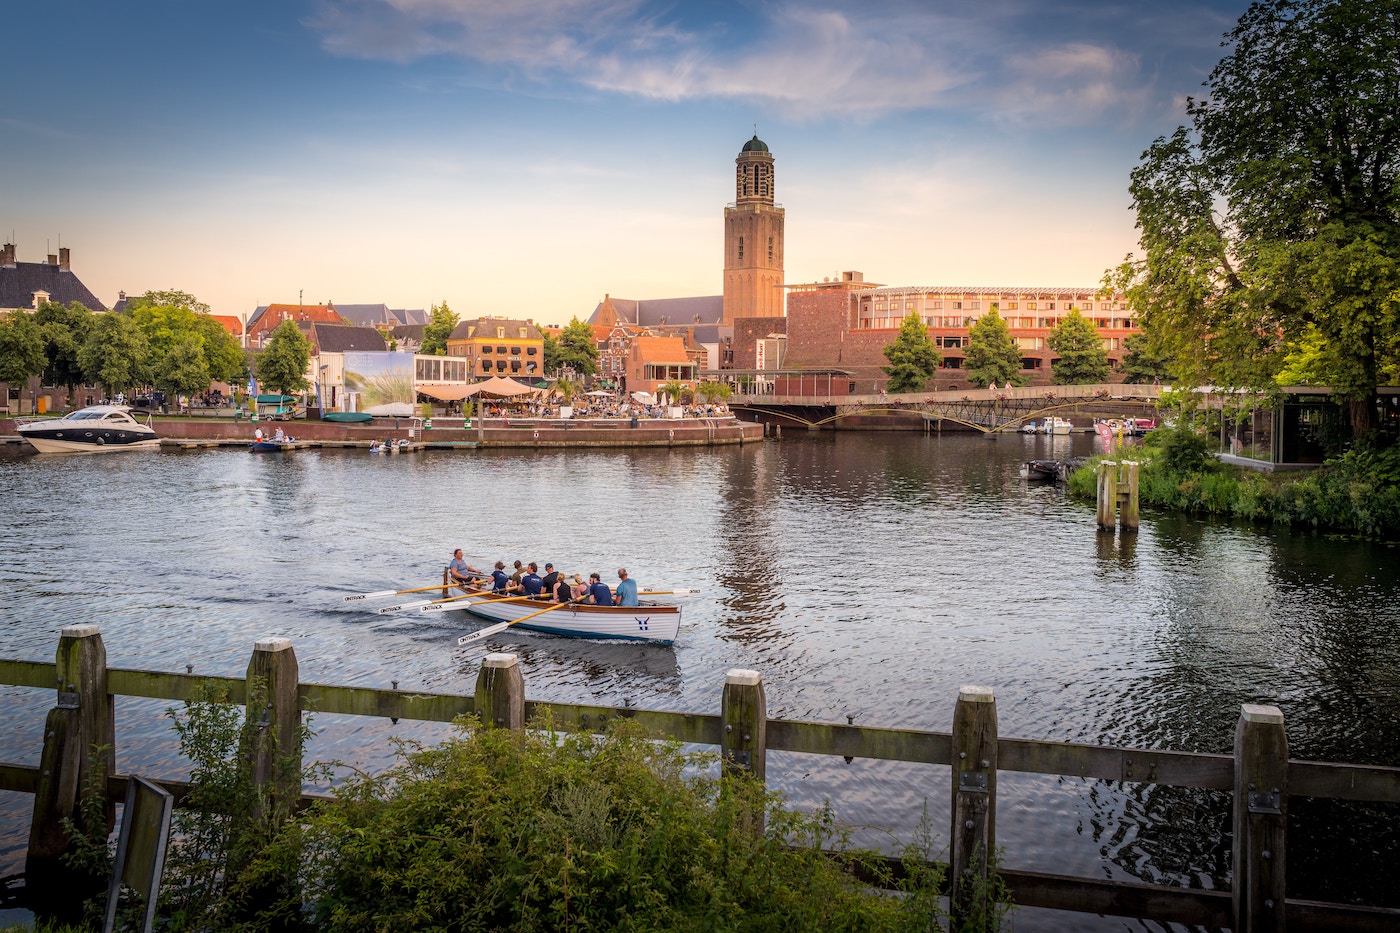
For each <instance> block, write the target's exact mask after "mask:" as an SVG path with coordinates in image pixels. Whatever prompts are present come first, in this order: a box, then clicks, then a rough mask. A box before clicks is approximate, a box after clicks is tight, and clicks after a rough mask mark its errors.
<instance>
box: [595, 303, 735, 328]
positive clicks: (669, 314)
mask: <svg viewBox="0 0 1400 933" xmlns="http://www.w3.org/2000/svg"><path fill="white" fill-rule="evenodd" d="M605 303H607V304H610V305H611V306H612V309H613V311H614V312H615V313H616V315H617V323H619V324H637V325H640V326H642V327H680V326H685V325H705V324H720V323H723V321H724V296H723V295H705V296H703V297H699V298H647V299H641V300H636V299H632V298H613V297H612V296H607V297H606V298H605V299H604V300H603V301H600V302H598V306H597V307H596V308H594V309H593V314H592V315H590V316H589V318H588V323H590V324H600V323H604V324H606V323H611V322H609V321H606V320H604V318H605V317H606V315H604V314H600V313H599V312H601V311H602V310H603V306H604V304H605Z"/></svg>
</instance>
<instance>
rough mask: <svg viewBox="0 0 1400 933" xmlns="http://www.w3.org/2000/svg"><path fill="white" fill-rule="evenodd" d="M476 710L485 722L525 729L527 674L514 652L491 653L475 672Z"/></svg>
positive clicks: (519, 730) (485, 723)
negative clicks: (523, 671) (522, 671)
mask: <svg viewBox="0 0 1400 933" xmlns="http://www.w3.org/2000/svg"><path fill="white" fill-rule="evenodd" d="M476 714H477V715H478V716H479V717H481V723H482V725H484V726H490V727H500V728H503V729H510V730H512V731H514V732H521V731H523V730H524V729H525V675H524V674H523V673H521V670H520V658H519V657H517V656H516V655H513V654H488V655H487V656H486V658H485V660H483V661H482V662H481V669H480V670H479V671H477V674H476Z"/></svg>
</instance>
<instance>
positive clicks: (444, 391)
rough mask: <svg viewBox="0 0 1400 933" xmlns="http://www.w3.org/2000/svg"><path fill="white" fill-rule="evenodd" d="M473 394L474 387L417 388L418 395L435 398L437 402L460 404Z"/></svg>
mask: <svg viewBox="0 0 1400 933" xmlns="http://www.w3.org/2000/svg"><path fill="white" fill-rule="evenodd" d="M475 392H476V386H469V385H456V386H419V387H418V394H419V395H426V396H428V398H435V399H437V400H438V401H439V402H460V401H461V400H462V399H464V398H468V397H470V396H472V395H474V394H475Z"/></svg>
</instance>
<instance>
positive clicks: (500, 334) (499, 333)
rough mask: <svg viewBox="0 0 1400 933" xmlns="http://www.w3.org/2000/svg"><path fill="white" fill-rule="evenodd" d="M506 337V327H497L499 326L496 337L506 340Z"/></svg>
mask: <svg viewBox="0 0 1400 933" xmlns="http://www.w3.org/2000/svg"><path fill="white" fill-rule="evenodd" d="M505 337H506V329H505V328H504V327H497V328H496V339H497V340H504V339H505Z"/></svg>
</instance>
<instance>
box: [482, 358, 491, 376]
mask: <svg viewBox="0 0 1400 933" xmlns="http://www.w3.org/2000/svg"><path fill="white" fill-rule="evenodd" d="M481 371H482V372H484V373H489V372H490V371H491V361H490V360H482V361H481Z"/></svg>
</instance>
